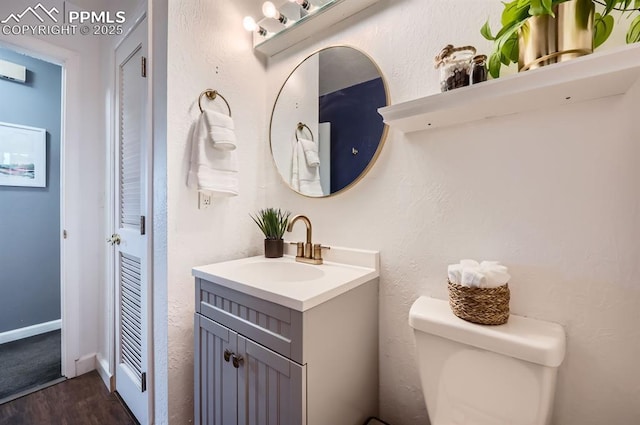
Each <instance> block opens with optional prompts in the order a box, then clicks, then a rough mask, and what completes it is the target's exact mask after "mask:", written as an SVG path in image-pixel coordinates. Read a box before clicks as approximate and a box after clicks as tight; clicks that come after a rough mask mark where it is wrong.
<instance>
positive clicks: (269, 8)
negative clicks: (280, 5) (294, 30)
mask: <svg viewBox="0 0 640 425" xmlns="http://www.w3.org/2000/svg"><path fill="white" fill-rule="evenodd" d="M262 13H263V14H264V16H265V17H267V18H273V19H277V20H278V21H280V23H281V24H282V25H286V23H287V17H286V16H284V15H283V14H282V13H280V12H279V11H278V9H276V6H275V5H274V4H273V3H271V2H270V1H265V2H264V3H262Z"/></svg>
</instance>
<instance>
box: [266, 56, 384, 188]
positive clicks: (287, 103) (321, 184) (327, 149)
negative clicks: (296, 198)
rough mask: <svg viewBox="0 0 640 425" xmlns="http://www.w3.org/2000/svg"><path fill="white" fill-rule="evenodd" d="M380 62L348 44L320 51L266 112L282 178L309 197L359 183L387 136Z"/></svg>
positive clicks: (294, 73) (294, 74)
mask: <svg viewBox="0 0 640 425" xmlns="http://www.w3.org/2000/svg"><path fill="white" fill-rule="evenodd" d="M388 103H389V95H388V93H387V86H386V83H385V81H384V78H383V76H382V73H381V72H380V69H379V68H378V66H377V65H376V64H375V63H374V62H373V60H372V59H371V58H370V57H369V56H367V55H366V54H364V53H363V52H361V51H359V50H356V49H354V48H352V47H346V46H335V47H328V48H325V49H322V50H320V51H318V52H316V53H314V54H312V55H311V56H309V57H307V58H306V59H305V60H303V61H302V62H301V63H300V64H299V65H298V66H296V67H295V69H294V70H293V71H292V72H291V74H290V75H289V77H287V80H286V81H285V82H284V84H283V86H282V88H281V89H280V92H279V93H278V97H277V98H276V102H275V105H274V107H273V113H272V114H271V126H270V140H271V154H272V155H273V160H274V162H275V164H276V168H277V169H278V172H279V173H280V175H281V176H282V178H283V180H284V181H285V182H286V183H287V184H288V185H289V187H291V188H292V189H293V190H295V191H296V192H298V193H300V194H302V195H305V196H310V197H323V196H331V195H334V194H336V193H338V192H341V191H343V190H346V189H348V188H349V187H351V186H353V185H354V184H356V183H357V182H358V181H359V180H360V179H361V178H362V177H363V176H364V175H365V174H366V173H367V171H369V169H370V168H371V167H372V166H373V163H374V162H375V160H376V158H377V157H378V155H379V154H380V150H381V149H382V145H383V144H384V140H385V138H386V135H387V126H386V125H385V124H384V122H383V121H382V117H381V116H380V114H378V108H381V107H383V106H387V105H388Z"/></svg>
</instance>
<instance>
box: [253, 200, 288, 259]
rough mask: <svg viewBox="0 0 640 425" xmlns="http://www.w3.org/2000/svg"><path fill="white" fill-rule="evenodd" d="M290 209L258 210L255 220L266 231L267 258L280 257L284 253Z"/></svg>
mask: <svg viewBox="0 0 640 425" xmlns="http://www.w3.org/2000/svg"><path fill="white" fill-rule="evenodd" d="M290 215H291V213H290V212H289V211H282V210H281V209H280V208H278V209H275V208H265V209H263V210H260V211H258V213H257V214H256V215H255V216H254V215H251V218H252V219H253V221H254V222H255V223H256V224H257V225H258V227H259V228H260V230H262V233H264V256H265V257H267V258H279V257H282V255H283V254H284V240H283V239H282V237H283V236H284V232H285V231H286V230H287V225H288V224H289V216H290Z"/></svg>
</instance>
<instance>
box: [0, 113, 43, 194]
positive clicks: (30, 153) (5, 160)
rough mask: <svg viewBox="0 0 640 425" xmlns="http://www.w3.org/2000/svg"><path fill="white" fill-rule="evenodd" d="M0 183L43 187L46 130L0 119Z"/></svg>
mask: <svg viewBox="0 0 640 425" xmlns="http://www.w3.org/2000/svg"><path fill="white" fill-rule="evenodd" d="M0 186H29V187H46V186H47V130H45V129H44V128H35V127H26V126H24V125H16V124H9V123H4V122H0Z"/></svg>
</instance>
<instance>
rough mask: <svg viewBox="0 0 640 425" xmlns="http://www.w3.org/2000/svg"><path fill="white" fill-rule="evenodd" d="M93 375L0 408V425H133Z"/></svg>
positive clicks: (130, 419) (117, 401) (96, 375)
mask: <svg viewBox="0 0 640 425" xmlns="http://www.w3.org/2000/svg"><path fill="white" fill-rule="evenodd" d="M136 424H137V422H136V420H135V419H134V418H133V417H132V416H131V414H130V413H129V411H128V410H127V409H126V407H124V405H123V404H122V402H121V401H120V400H119V399H118V397H117V396H116V395H115V394H111V393H109V391H108V390H107V388H106V387H105V386H104V384H103V383H102V380H101V379H100V376H99V375H98V373H97V372H91V373H87V374H85V375H82V376H79V377H77V378H73V379H69V380H67V381H64V382H61V383H60V384H57V385H54V386H51V387H49V388H45V389H44V390H41V391H38V392H35V393H32V394H29V395H27V396H24V397H22V398H19V399H17V400H13V401H11V402H9V403H5V404H2V405H0V425H136Z"/></svg>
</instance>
